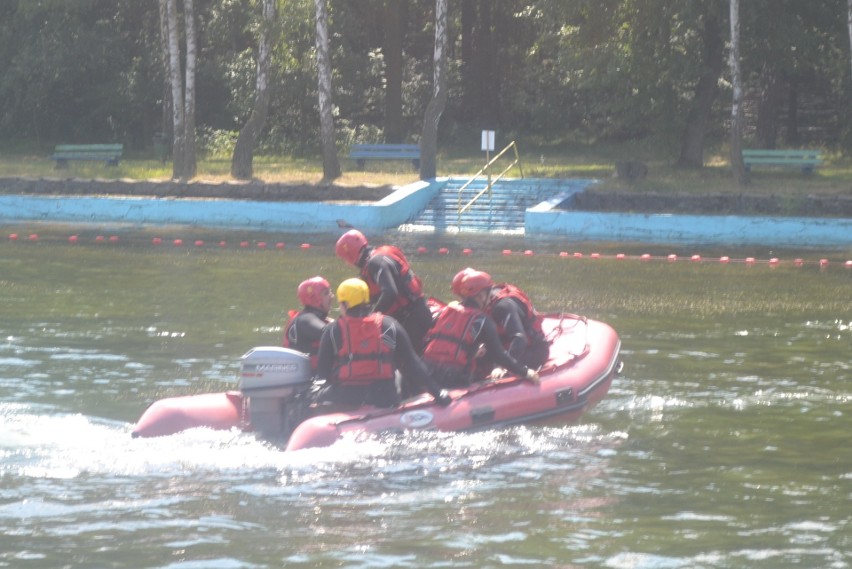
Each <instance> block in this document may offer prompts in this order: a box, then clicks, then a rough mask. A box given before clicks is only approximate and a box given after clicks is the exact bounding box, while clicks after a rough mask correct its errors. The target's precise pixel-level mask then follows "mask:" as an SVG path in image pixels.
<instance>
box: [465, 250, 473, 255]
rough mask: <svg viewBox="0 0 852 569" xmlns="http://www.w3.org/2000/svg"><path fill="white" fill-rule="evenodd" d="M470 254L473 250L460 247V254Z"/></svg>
mask: <svg viewBox="0 0 852 569" xmlns="http://www.w3.org/2000/svg"><path fill="white" fill-rule="evenodd" d="M471 254H473V251H471V250H470V249H462V255H471Z"/></svg>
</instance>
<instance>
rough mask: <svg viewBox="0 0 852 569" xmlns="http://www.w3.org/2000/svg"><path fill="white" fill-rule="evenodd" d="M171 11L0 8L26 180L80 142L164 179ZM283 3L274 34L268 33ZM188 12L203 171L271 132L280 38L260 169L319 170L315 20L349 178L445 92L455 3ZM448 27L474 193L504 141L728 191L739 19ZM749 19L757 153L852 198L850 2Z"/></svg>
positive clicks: (673, 13) (772, 4) (547, 0)
mask: <svg viewBox="0 0 852 569" xmlns="http://www.w3.org/2000/svg"><path fill="white" fill-rule="evenodd" d="M164 2H166V0H161V1H160V3H159V4H158V2H155V1H153V0H147V1H144V2H140V1H138V0H74V1H73V2H68V1H66V0H38V1H33V0H3V1H2V2H0V66H2V68H3V69H4V70H5V71H4V74H3V75H2V76H0V154H3V155H5V156H6V159H5V160H9V161H11V162H16V163H18V164H27V162H28V159H27V157H29V156H34V157H41V158H44V157H46V156H48V155H49V154H50V151H51V150H52V148H53V146H54V145H55V144H59V143H75V142H77V143H95V142H97V143H103V142H121V143H123V144H124V145H125V148H126V154H127V156H128V157H129V158H131V159H132V158H134V157H137V158H149V157H153V153H154V150H155V143H156V142H160V143H162V142H163V140H165V141H166V142H169V141H170V139H171V138H172V137H171V136H169V135H170V134H171V133H172V132H173V131H174V129H173V122H174V112H173V107H172V105H171V101H172V100H173V98H174V97H173V95H172V94H173V91H172V87H173V85H172V83H171V82H170V77H169V73H168V65H167V61H166V58H167V57H168V52H167V51H164V49H163V44H164V41H163V38H164V36H163V27H162V19H161V15H162V13H161V10H160V8H161V6H160V4H163V3H164ZM270 3H272V4H274V8H275V13H274V17H273V18H271V19H270V18H269V13H268V12H265V11H264V8H266V7H267V6H268V4H270ZM174 4H175V5H176V7H177V8H178V9H179V13H178V17H179V18H180V20H181V24H180V25H181V29H186V23H187V21H188V20H191V22H192V24H194V26H193V27H194V30H193V34H194V35H195V36H196V44H195V47H196V51H195V56H196V60H195V64H194V65H195V91H196V96H195V101H194V121H195V123H194V125H192V132H194V133H195V136H194V139H195V141H196V142H197V150H198V152H199V156H200V157H201V159H202V161H204V160H212V161H214V162H215V161H216V159H220V161H221V159H231V158H233V156H234V152H235V146H236V144H237V140H238V138H239V135H240V133H241V131H243V130H244V129H245V128H246V125H247V124H249V123H250V122H251V118H252V114H253V113H254V112H256V105H257V99H258V85H259V83H258V80H257V79H258V62H259V54H260V53H261V52H262V48H261V47H259V46H262V42H263V40H264V38H267V39H269V38H272V39H273V40H274V41H272V43H271V44H270V45H271V49H270V50H269V65H268V78H267V79H268V87H267V88H268V96H269V100H268V105H267V112H266V115H265V117H264V120H263V121H262V128H261V129H259V131H258V132H257V133H256V138H255V141H254V144H253V148H252V152H253V153H254V155H255V156H256V157H257V161H258V163H259V164H268V163H269V162H270V161H271V162H273V163H276V162H277V163H279V164H284V167H285V168H286V167H288V166H287V164H290V165H291V166H290V167H292V165H293V164H303V165H304V164H305V163H316V161H317V160H318V159H321V154H322V132H321V130H322V128H321V121H320V106H321V105H320V103H319V102H318V101H320V100H321V98H320V97H319V94H320V93H319V87H318V80H317V59H318V57H317V56H318V52H321V49H318V46H320V43H319V42H318V36H319V33H318V30H319V28H318V26H317V16H318V14H319V13H320V12H319V10H318V7H319V6H320V4H322V5H323V7H324V8H325V9H326V10H327V12H326V18H327V22H326V25H327V31H328V39H327V45H328V59H329V65H330V69H331V73H332V75H331V88H332V90H331V94H330V100H331V103H332V105H331V110H332V114H333V121H334V122H333V128H334V131H333V136H334V145H335V149H336V151H337V152H338V153H340V154H341V155H343V156H345V154H346V152H347V149H348V147H349V146H350V145H351V144H353V143H356V142H413V143H418V142H420V136H421V133H422V132H423V122H424V115H425V114H426V112H427V107H428V105H429V103H430V100H431V99H432V97H433V94H434V87H435V86H434V84H433V83H434V62H435V58H434V53H435V43H436V34H435V28H436V22H439V21H440V19H439V18H436V5H440V4H441V2H440V1H439V2H437V3H435V2H425V1H423V2H415V1H412V0H386V1H385V0H346V1H343V0H328V1H327V2H326V1H325V0H248V1H244V0H194V2H188V1H187V0H182V1H180V2H175V3H174ZM446 5H447V6H448V9H447V16H446V22H447V35H448V44H447V46H448V49H447V54H446V56H447V58H446V61H447V73H446V81H447V93H446V105H445V108H444V109H443V113H442V115H441V120H440V128H439V131H438V148H439V156H441V157H442V160H443V161H444V162H451V161H452V159H453V158H459V157H460V158H461V159H462V161H461V162H456V163H455V164H456V167H460V168H461V169H470V168H473V170H474V171H475V169H476V167H475V166H473V165H472V164H473V161H475V160H478V159H479V158H478V156H477V155H478V154H479V152H478V151H479V137H480V132H481V130H483V129H488V130H495V131H497V133H498V137H499V140H500V141H505V142H508V141H510V140H516V141H518V144H519V147H520V148H521V149H522V151H523V152H524V153H525V155H526V159H527V161H528V162H530V163H533V164H536V165H537V166H538V167H539V169H540V170H541V171H542V173H544V174H546V175H547V174H549V175H572V174H578V173H579V174H583V171H582V170H583V167H582V165H581V164H579V162H586V163H588V164H590V165H591V166H590V167H589V168H587V170H588V173H590V174H592V175H595V174H596V170H599V169H601V168H605V167H606V166H602V164H608V165H609V166H611V164H612V162H613V161H617V160H619V159H621V160H625V159H630V160H641V161H644V162H646V163H649V164H651V165H652V166H654V167H652V168H651V172H652V174H653V173H654V172H655V171H663V172H682V171H689V172H690V174H688V175H687V177H688V178H689V179H691V180H698V181H699V182H700V183H702V184H704V183H706V180H707V179H711V180H714V179H726V176H725V174H724V172H725V171H726V169H727V165H726V164H725V162H726V158H727V155H728V149H727V144H728V140H729V138H728V137H729V130H730V121H731V101H732V93H731V77H730V70H729V66H728V63H729V62H728V59H727V58H728V56H729V47H730V21H729V13H730V11H729V2H728V1H727V0H572V1H566V0H536V1H516V0H501V1H499V2H493V1H491V0H452V1H450V2H449V3H448V4H446ZM188 13H189V14H192V18H189V19H187V18H186V17H185V16H186V14H188ZM739 18H740V23H739V25H740V29H741V35H740V59H739V60H740V64H741V69H742V79H743V85H744V94H743V100H742V107H743V108H742V111H743V116H744V125H743V126H744V129H743V137H744V139H743V140H744V146H746V147H753V148H782V147H783V148H786V147H792V148H805V147H806V148H819V149H822V150H823V151H824V153H825V155H826V157H827V158H828V166H829V167H828V168H825V169H823V170H821V176H822V178H823V179H822V180H820V179H819V177H815V178H817V179H816V180H815V181H814V180H807V181H804V180H803V183H807V184H814V183H816V184H820V183H821V182H822V183H824V184H828V185H831V186H832V188H833V189H834V191H838V189H839V191H840V192H844V190H843V188H844V187H845V188H846V189H845V192H846V193H847V194H848V193H852V187H850V184H849V180H850V179H852V167H850V165H849V157H850V153H852V105H850V102H852V74H850V70H852V57H851V56H850V45H849V44H850V39H852V0H845V1H844V0H824V1H822V2H813V1H811V0H753V1H749V2H744V3H742V5H741V6H740V13H739ZM183 39H184V38H182V41H183ZM181 45H183V46H184V47H182V48H180V49H181V50H182V57H186V55H187V50H186V47H185V45H186V44H185V43H182V44H181ZM184 65H185V64H184ZM185 71H186V69H185V66H184V68H183V69H182V70H181V72H185ZM321 84H322V83H321V82H320V85H321ZM180 96H182V94H180ZM164 133H167V134H164ZM468 158H470V159H471V164H468V163H467V162H466V161H465V160H466V159H468ZM572 158H575V159H576V160H575V163H574V164H573V165H572V164H571V162H572ZM48 162H49V161H48ZM32 164H34V168H35V169H38V168H39V167H41V166H40V165H39V164H40V162H39V161H38V160H33V161H32ZM546 164H547V165H555V168H554V169H550V170H548V169H547V168H545V165H546ZM832 166H833V168H832ZM255 170H260V171H270V170H274V168H268V167H263V166H262V167H261V168H259V169H258V168H256V169H255ZM9 172H10V170H9V169H8V168H7V170H6V172H4V171H3V169H2V168H0V174H3V173H9ZM17 172H18V171H17V170H15V171H11V173H13V174H14V173H17ZM695 172H698V173H697V174H696V173H695ZM137 175H141V176H144V175H145V174H144V173H141V174H137ZM219 175H222V173H219ZM254 175H255V177H257V176H258V173H257V172H255V173H254ZM261 177H262V176H261ZM649 179H651V180H653V176H650V175H649ZM727 179H729V178H727ZM787 179H789V176H784V175H780V176H779V177H778V181H783V180H787ZM659 182H660V181H659V180H658V183H659ZM662 183H663V184H665V183H666V182H665V181H662ZM837 183H839V184H840V185H839V186H837ZM844 184H845V185H844ZM826 187H828V186H826Z"/></svg>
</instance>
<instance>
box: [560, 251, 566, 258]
mask: <svg viewBox="0 0 852 569" xmlns="http://www.w3.org/2000/svg"><path fill="white" fill-rule="evenodd" d="M559 256H560V257H567V256H568V251H560V253H559Z"/></svg>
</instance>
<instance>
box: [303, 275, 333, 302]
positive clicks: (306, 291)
mask: <svg viewBox="0 0 852 569" xmlns="http://www.w3.org/2000/svg"><path fill="white" fill-rule="evenodd" d="M330 290H331V287H330V286H329V285H328V281H327V280H325V279H324V278H322V277H311V278H309V279H308V280H306V281H302V283H301V284H300V285H299V288H298V289H297V290H296V296H298V297H299V302H301V303H302V304H303V305H304V306H313V307H314V308H322V307H323V306H322V300H323V295H324V294H325V293H327V292H328V291H330Z"/></svg>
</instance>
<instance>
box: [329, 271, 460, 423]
mask: <svg viewBox="0 0 852 569" xmlns="http://www.w3.org/2000/svg"><path fill="white" fill-rule="evenodd" d="M337 300H338V302H339V303H340V311H341V315H340V317H339V318H338V319H337V320H336V321H334V322H332V323H331V324H329V325H328V326H327V327H326V329H325V330H324V331H323V333H322V338H321V339H320V346H319V356H318V361H317V370H316V379H317V380H318V381H322V380H327V382H328V385H326V386H325V387H324V388H323V390H322V391H321V392H320V394H319V396H318V402H320V403H323V402H330V403H334V404H338V405H341V406H345V407H349V408H357V407H360V406H362V405H374V406H376V407H393V406H396V405H398V404H399V403H400V395H399V392H398V391H397V387H396V372H397V370H399V371H400V372H401V373H402V377H403V379H404V381H414V382H416V383H417V384H418V385H419V386H420V387H421V388H422V389H424V390H426V391H428V392H429V393H431V394H432V396H433V397H434V398H435V401H436V402H437V403H438V404H439V405H447V404H449V403H450V401H451V399H450V397H449V395H447V392H446V391H443V390H441V389H440V388H439V387H438V385H437V384H436V383H435V382H434V380H433V379H432V378H431V377H430V375H429V371H428V370H427V369H426V366H425V365H424V364H423V362H422V360H421V359H420V357H419V356H418V355H417V354H416V353H415V352H414V349H413V348H412V347H411V340H410V339H409V338H408V334H407V333H406V332H405V329H404V328H403V327H402V326H400V324H399V322H397V321H396V319H394V318H393V317H391V316H387V315H384V314H382V313H379V312H371V310H370V291H369V288H368V287H367V283H365V282H364V281H363V280H361V279H358V278H352V279H346V280H345V281H343V282H342V283H340V286H339V287H337Z"/></svg>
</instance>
